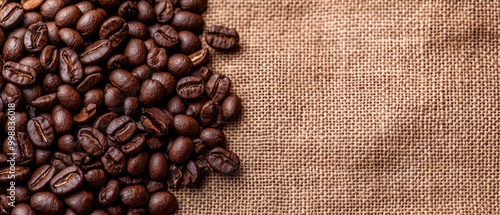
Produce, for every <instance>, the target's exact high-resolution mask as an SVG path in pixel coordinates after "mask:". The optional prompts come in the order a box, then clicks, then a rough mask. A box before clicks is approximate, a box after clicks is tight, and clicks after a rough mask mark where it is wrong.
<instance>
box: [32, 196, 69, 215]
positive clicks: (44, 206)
mask: <svg viewBox="0 0 500 215" xmlns="http://www.w3.org/2000/svg"><path fill="white" fill-rule="evenodd" d="M30 206H31V207H33V209H34V210H35V211H36V212H38V213H42V214H62V213H63V212H64V203H63V202H62V201H61V200H60V199H59V198H57V196H56V195H55V194H54V193H51V192H46V191H44V192H38V193H35V194H33V195H32V196H31V198H30Z"/></svg>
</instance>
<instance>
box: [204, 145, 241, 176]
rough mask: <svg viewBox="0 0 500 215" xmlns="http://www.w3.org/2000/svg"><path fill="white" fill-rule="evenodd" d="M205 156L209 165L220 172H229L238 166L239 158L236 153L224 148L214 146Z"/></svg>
mask: <svg viewBox="0 0 500 215" xmlns="http://www.w3.org/2000/svg"><path fill="white" fill-rule="evenodd" d="M207 156H208V157H207V160H208V163H209V164H210V166H211V167H212V168H213V169H214V170H217V171H218V172H220V173H224V174H230V173H233V172H235V171H236V170H238V168H239V167H240V158H239V157H238V155H236V154H235V153H233V152H231V151H229V150H226V149H224V148H221V147H217V148H214V149H212V150H211V151H210V153H209V154H208V155H207Z"/></svg>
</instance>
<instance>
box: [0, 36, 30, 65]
mask: <svg viewBox="0 0 500 215" xmlns="http://www.w3.org/2000/svg"><path fill="white" fill-rule="evenodd" d="M25 52H26V49H25V48H24V33H23V36H22V37H9V38H7V40H6V41H5V43H4V45H3V48H2V56H3V58H4V60H5V61H16V62H17V61H19V60H21V58H23V57H24V53H25Z"/></svg>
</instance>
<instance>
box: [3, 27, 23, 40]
mask: <svg viewBox="0 0 500 215" xmlns="http://www.w3.org/2000/svg"><path fill="white" fill-rule="evenodd" d="M27 30H28V29H27V28H17V29H15V30H13V31H12V32H10V34H8V37H7V39H9V38H12V37H17V38H20V39H24V35H25V34H26V31H27Z"/></svg>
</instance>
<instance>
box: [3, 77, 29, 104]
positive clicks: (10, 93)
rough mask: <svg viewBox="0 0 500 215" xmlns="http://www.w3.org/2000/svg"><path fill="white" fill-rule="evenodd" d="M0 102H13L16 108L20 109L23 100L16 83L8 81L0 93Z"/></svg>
mask: <svg viewBox="0 0 500 215" xmlns="http://www.w3.org/2000/svg"><path fill="white" fill-rule="evenodd" d="M1 97H2V101H3V102H2V104H11V103H12V104H14V106H15V109H16V110H20V109H21V107H22V104H23V102H24V98H23V94H22V92H21V90H20V89H19V88H18V87H16V85H14V84H11V83H8V84H6V85H5V88H4V91H2V93H1Z"/></svg>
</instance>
